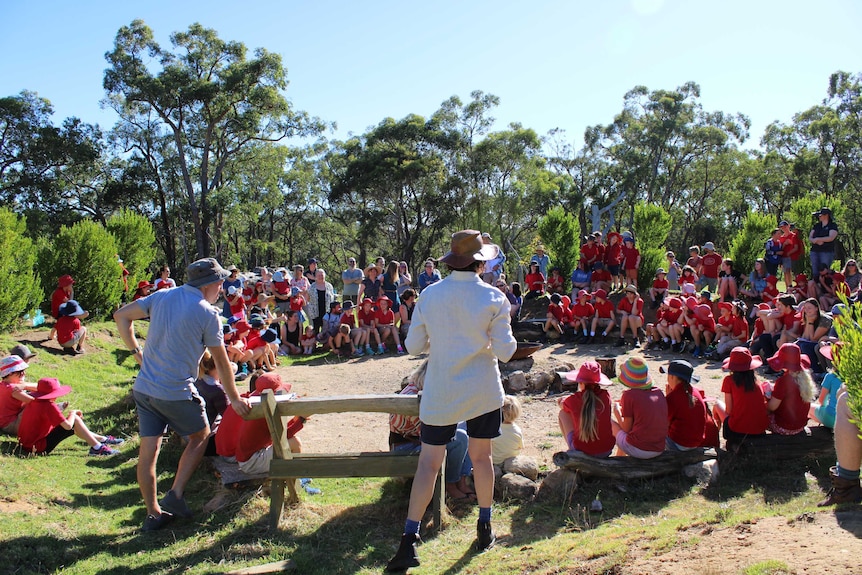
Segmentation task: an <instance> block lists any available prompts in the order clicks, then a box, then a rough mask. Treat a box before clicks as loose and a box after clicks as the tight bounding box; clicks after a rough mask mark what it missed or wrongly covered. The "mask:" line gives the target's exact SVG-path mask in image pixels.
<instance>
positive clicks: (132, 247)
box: [105, 210, 156, 293]
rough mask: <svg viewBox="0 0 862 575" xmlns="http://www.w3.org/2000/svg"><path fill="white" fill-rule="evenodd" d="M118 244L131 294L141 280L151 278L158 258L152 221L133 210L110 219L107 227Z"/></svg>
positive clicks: (118, 252)
mask: <svg viewBox="0 0 862 575" xmlns="http://www.w3.org/2000/svg"><path fill="white" fill-rule="evenodd" d="M105 227H107V229H108V231H109V232H110V233H111V235H113V236H114V240H115V241H116V242H117V254H118V255H119V256H120V258H122V260H123V265H125V266H126V269H127V270H129V292H130V293H134V291H135V286H136V285H137V284H138V282H139V281H140V280H144V279H149V278H150V275H151V273H150V266H151V265H152V263H153V261H154V260H155V257H156V247H155V245H156V235H155V233H154V232H153V225H152V224H151V223H150V221H149V220H148V219H147V218H145V217H143V216H142V215H140V214H136V213H135V212H133V211H132V210H122V211H120V213H119V214H116V215H114V216H111V217H110V218H108V221H107V224H106V226H105Z"/></svg>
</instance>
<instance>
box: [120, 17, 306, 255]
mask: <svg viewBox="0 0 862 575" xmlns="http://www.w3.org/2000/svg"><path fill="white" fill-rule="evenodd" d="M170 41H171V45H172V48H173V49H172V50H168V49H165V48H163V47H162V46H160V45H159V44H158V43H157V42H156V41H155V40H154V39H153V32H152V30H151V29H150V28H149V27H148V26H147V25H146V24H145V23H144V22H143V21H141V20H135V21H133V22H132V23H131V24H130V25H129V26H124V27H122V28H121V29H120V30H119V31H118V32H117V35H116V38H115V40H114V46H113V49H112V50H111V51H110V52H108V53H107V54H106V55H105V57H106V59H107V61H108V64H109V67H108V69H107V70H106V71H105V77H104V87H105V90H106V91H107V93H108V95H109V98H110V99H111V101H113V102H115V103H116V104H118V106H117V107H118V111H119V112H120V117H121V119H120V122H121V123H125V122H128V121H129V116H130V114H135V115H138V114H140V113H141V111H142V110H143V111H147V112H149V111H152V112H153V113H154V114H155V115H156V117H158V119H159V121H160V122H161V123H162V124H163V125H164V127H165V129H166V130H167V131H168V132H169V133H170V135H171V136H172V144H173V148H174V149H173V154H174V155H175V157H176V159H177V162H178V165H179V173H180V175H181V185H182V190H183V193H184V199H185V202H186V205H187V208H188V213H189V220H190V222H191V224H192V227H193V232H194V245H195V252H196V255H197V256H208V255H210V252H211V245H210V242H211V240H210V238H211V233H212V231H213V230H212V224H213V221H214V219H215V217H216V213H215V210H214V209H213V206H212V205H211V196H212V194H213V193H214V190H216V189H217V188H218V187H219V186H221V185H222V183H223V176H224V172H225V169H226V168H227V165H228V164H229V163H230V162H232V161H233V160H234V159H235V158H236V157H237V155H238V154H240V153H241V152H242V151H243V149H244V148H246V147H247V146H249V145H251V144H253V143H254V142H260V141H268V142H276V141H279V140H282V139H284V138H287V137H294V136H306V135H310V134H316V133H318V132H319V131H320V130H321V125H320V122H319V121H316V120H312V119H310V118H309V117H308V116H307V115H306V114H305V113H303V112H297V111H295V110H293V109H292V108H291V106H290V104H289V103H288V101H287V99H286V98H285V97H284V95H283V94H282V91H283V90H284V89H285V88H286V86H287V79H286V78H287V71H286V69H285V68H284V67H283V66H282V61H281V56H279V55H278V54H273V53H270V52H268V51H267V50H265V49H263V48H259V49H257V50H256V51H255V53H254V56H253V57H251V58H249V57H248V55H247V52H248V51H247V49H246V47H245V45H244V44H242V43H241V42H228V41H225V40H222V39H221V38H219V36H218V34H217V33H216V31H215V30H211V29H207V28H204V27H203V26H201V25H200V24H192V25H191V26H190V27H189V29H188V30H187V31H185V32H176V33H174V34H172V35H171V40H170Z"/></svg>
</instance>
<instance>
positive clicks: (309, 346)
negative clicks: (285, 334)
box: [299, 325, 317, 355]
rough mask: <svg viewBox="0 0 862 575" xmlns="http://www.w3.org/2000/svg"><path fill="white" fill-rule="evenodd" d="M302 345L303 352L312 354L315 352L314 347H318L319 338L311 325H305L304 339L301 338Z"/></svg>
mask: <svg viewBox="0 0 862 575" xmlns="http://www.w3.org/2000/svg"><path fill="white" fill-rule="evenodd" d="M299 343H300V345H301V346H302V353H303V354H304V355H311V354H312V353H314V348H315V347H317V338H316V337H315V336H314V328H313V327H311V326H310V325H309V326H306V327H305V331H304V332H303V334H302V339H301V340H299Z"/></svg>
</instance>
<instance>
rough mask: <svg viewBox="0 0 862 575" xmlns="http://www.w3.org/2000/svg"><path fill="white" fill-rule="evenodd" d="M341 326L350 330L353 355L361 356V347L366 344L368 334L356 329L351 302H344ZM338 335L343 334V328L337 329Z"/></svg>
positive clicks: (362, 353)
mask: <svg viewBox="0 0 862 575" xmlns="http://www.w3.org/2000/svg"><path fill="white" fill-rule="evenodd" d="M341 325H342V326H345V325H346V326H347V328H348V330H350V341H351V342H352V345H353V348H352V349H353V355H358V356H363V355H365V353H364V352H363V351H362V346H363V345H367V343H368V333H367V332H366V331H365V330H363V329H360V328H357V327H356V315H355V314H354V313H353V302H352V301H350V300H347V301H346V302H344V305H343V307H342V313H341ZM339 333H344V330H343V328H339Z"/></svg>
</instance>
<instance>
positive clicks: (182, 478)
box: [114, 258, 249, 531]
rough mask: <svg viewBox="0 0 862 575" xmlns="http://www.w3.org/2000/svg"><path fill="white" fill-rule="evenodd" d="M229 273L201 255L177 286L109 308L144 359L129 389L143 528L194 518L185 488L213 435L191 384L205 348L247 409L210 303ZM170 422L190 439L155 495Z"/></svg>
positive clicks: (233, 399)
mask: <svg viewBox="0 0 862 575" xmlns="http://www.w3.org/2000/svg"><path fill="white" fill-rule="evenodd" d="M228 275H229V273H228V272H227V270H225V269H224V268H222V267H221V265H219V263H218V262H217V261H216V260H215V259H213V258H204V259H200V260H197V261H195V262H194V263H192V264H191V265H190V266H189V267H188V268H186V278H187V282H186V284H185V285H183V286H182V287H180V288H178V289H171V290H161V291H157V292H155V293H153V294H151V295H149V296H147V297H145V298H141V299H139V300H137V301H134V302H132V303H130V304H128V305H126V306H123V307H122V308H120V309H119V310H117V312H115V313H114V321H116V323H117V327H118V330H119V334H120V336H121V337H122V338H123V342H124V343H125V344H126V346H128V348H129V349H130V350H132V353H134V357H135V361H137V362H138V363H139V364H140V365H141V371H140V373H138V376H137V377H136V378H135V384H134V386H133V387H132V393H133V396H134V399H135V405H136V407H137V412H138V422H139V428H140V437H141V446H140V452H139V454H138V466H137V477H138V485H139V487H140V489H141V495H143V498H144V503H145V504H146V507H147V518H146V519H145V520H144V527H143V529H144V531H154V530H157V529H161V528H162V527H164V526H165V525H167V524H168V523H170V522H171V521H172V520H173V519H174V517H175V516H176V515H180V516H184V517H190V516H191V510H190V509H189V507H188V505H187V504H186V500H185V497H184V494H185V487H186V484H187V483H188V481H189V479H190V478H191V476H192V473H194V471H195V469H197V467H198V464H199V463H200V461H201V458H202V457H203V454H204V451H205V450H206V445H207V438H208V437H209V433H210V429H209V424H208V423H207V418H206V411H205V408H204V402H203V400H202V399H201V398H200V396H199V395H198V392H197V389H196V388H195V385H194V382H195V380H196V379H197V373H198V364H199V362H200V360H201V357H202V356H203V353H204V350H208V351H209V352H210V354H211V355H212V357H213V360H214V361H215V365H216V369H217V370H218V375H219V380H220V381H221V384H222V387H224V390H225V394H226V395H227V397H228V399H229V401H230V404H231V406H232V407H233V409H234V411H236V412H237V413H238V414H239V415H246V414H247V413H248V412H249V405H248V403H247V401H246V400H245V399H243V398H241V397H240V395H239V392H238V391H237V389H236V383H235V382H234V374H233V369H231V366H230V363H229V361H228V356H227V352H226V351H225V347H224V338H223V335H222V327H221V321H220V319H219V314H218V310H217V309H216V308H214V307H213V305H212V304H213V303H215V301H216V300H217V299H218V295H219V291H220V290H221V285H222V282H223V281H224V280H225V279H226V278H227V277H228ZM147 317H149V318H150V324H149V331H148V335H147V341H146V344H147V350H146V353H144V350H143V349H142V348H141V346H140V344H139V343H138V340H137V338H136V337H135V331H134V321H135V320H140V319H144V318H147ZM168 426H170V427H171V428H172V429H173V430H174V431H176V432H177V433H178V434H179V435H182V436H184V437H187V438H188V443H187V444H186V447H185V449H184V450H183V454H182V456H181V457H180V461H179V464H178V466H177V473H176V475H175V476H174V481H173V485H172V487H171V490H170V491H168V492H167V493H166V494H165V496H164V497H163V498H162V499H161V500H160V501H157V500H156V495H157V484H156V461H157V460H158V456H159V448H160V447H161V443H162V436H163V435H164V433H165V431H166V430H167V428H168Z"/></svg>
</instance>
